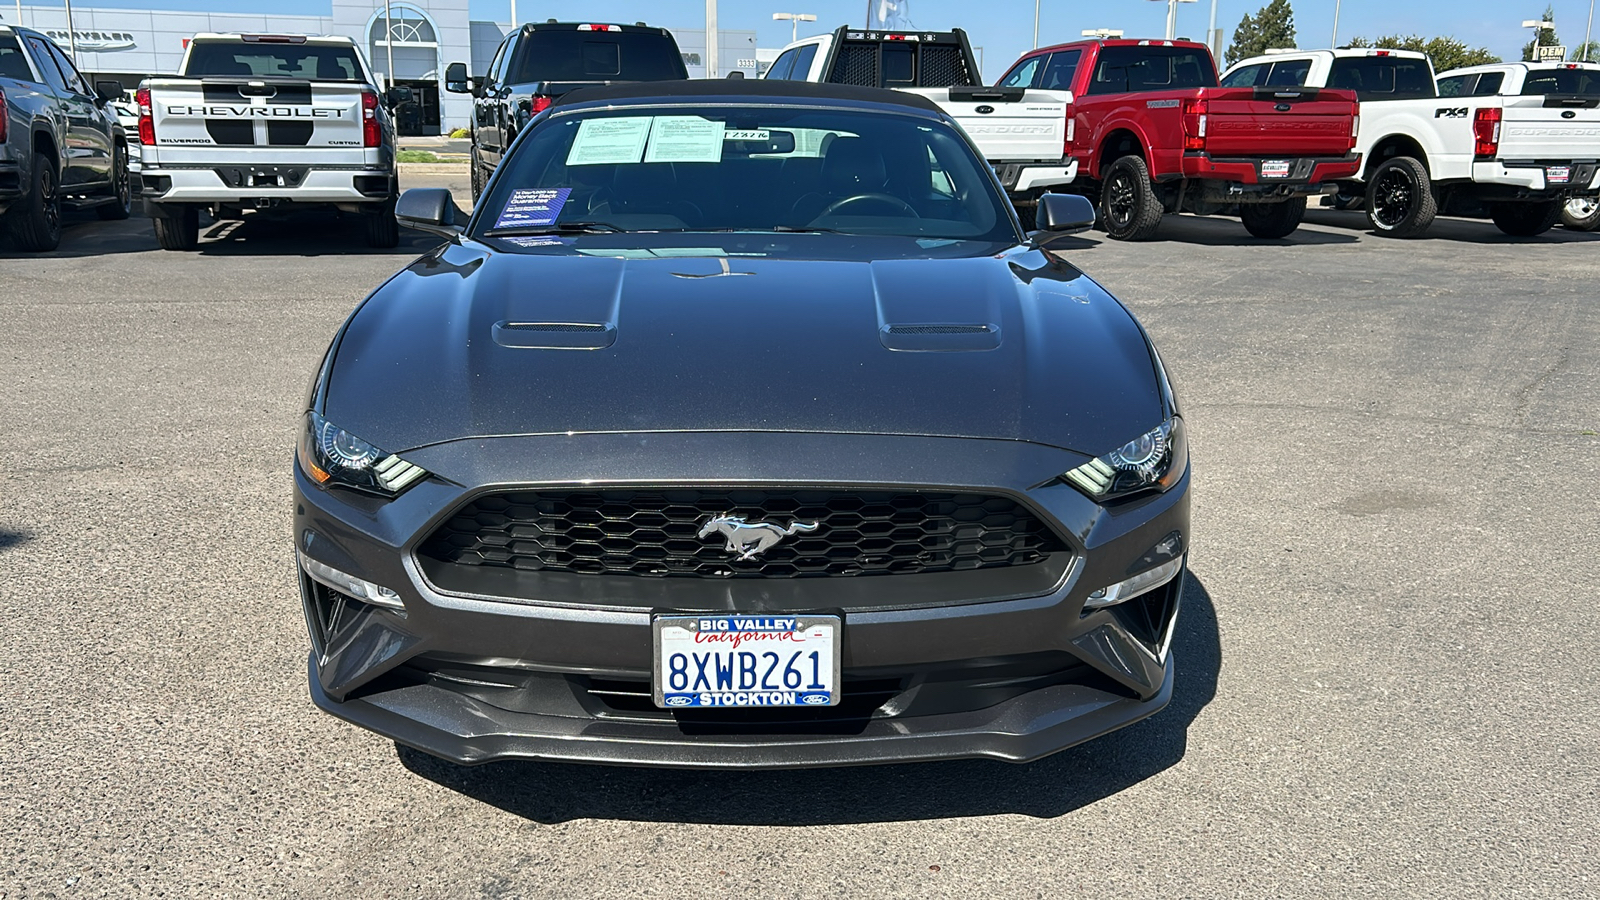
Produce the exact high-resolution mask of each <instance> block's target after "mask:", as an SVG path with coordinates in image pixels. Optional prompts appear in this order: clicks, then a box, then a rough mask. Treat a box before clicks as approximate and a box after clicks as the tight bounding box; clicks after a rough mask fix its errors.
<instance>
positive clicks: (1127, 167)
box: [1100, 156, 1166, 241]
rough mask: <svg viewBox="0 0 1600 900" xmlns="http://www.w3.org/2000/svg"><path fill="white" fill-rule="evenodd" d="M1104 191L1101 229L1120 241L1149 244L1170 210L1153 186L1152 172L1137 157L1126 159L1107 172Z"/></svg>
mask: <svg viewBox="0 0 1600 900" xmlns="http://www.w3.org/2000/svg"><path fill="white" fill-rule="evenodd" d="M1104 181H1105V184H1104V185H1103V186H1102V187H1101V189H1100V227H1101V228H1102V229H1104V230H1105V233H1106V234H1107V235H1109V236H1110V237H1111V238H1112V239H1114V240H1118V241H1148V240H1150V239H1151V238H1153V237H1155V234H1156V229H1157V228H1159V227H1161V217H1162V216H1163V215H1165V214H1166V211H1165V210H1163V209H1162V208H1161V200H1160V199H1158V198H1157V197H1156V188H1155V185H1153V184H1151V183H1150V169H1149V168H1147V167H1146V166H1145V164H1144V160H1143V159H1140V158H1139V157H1137V156H1124V157H1122V158H1120V159H1118V160H1116V161H1115V162H1113V163H1112V164H1111V165H1110V166H1109V167H1108V168H1107V169H1106V177H1105V178H1104Z"/></svg>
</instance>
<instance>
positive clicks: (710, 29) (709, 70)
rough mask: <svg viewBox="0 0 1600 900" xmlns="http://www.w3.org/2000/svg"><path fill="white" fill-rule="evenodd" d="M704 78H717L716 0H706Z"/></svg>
mask: <svg viewBox="0 0 1600 900" xmlns="http://www.w3.org/2000/svg"><path fill="white" fill-rule="evenodd" d="M706 77H707V78H716V77H717V0H706Z"/></svg>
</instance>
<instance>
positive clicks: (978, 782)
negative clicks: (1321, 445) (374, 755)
mask: <svg viewBox="0 0 1600 900" xmlns="http://www.w3.org/2000/svg"><path fill="white" fill-rule="evenodd" d="M1172 652H1173V654H1174V656H1175V658H1176V660H1177V665H1178V671H1177V682H1176V684H1175V686H1174V690H1173V695H1172V702H1171V703H1170V704H1169V705H1168V706H1167V708H1166V709H1164V710H1162V711H1161V712H1159V713H1157V714H1156V715H1154V716H1152V717H1150V718H1148V719H1145V720H1144V721H1142V722H1139V723H1136V724H1134V725H1131V726H1129V727H1128V728H1125V729H1123V730H1121V731H1117V732H1113V733H1111V734H1109V735H1106V736H1104V737H1100V738H1097V739H1095V740H1092V741H1089V742H1088V743H1085V744H1080V745H1078V746H1077V747H1074V748H1071V749H1069V750H1065V751H1062V752H1061V753H1057V754H1055V755H1054V756H1049V757H1046V758H1045V759H1042V760H1039V761H1038V762H1034V763H1028V764H1026V765H1020V766H1019V765H1011V764H1008V763H1002V762H991V761H987V760H966V761H956V762H939V763H921V764H916V765H895V766H872V767H860V768H843V769H806V770H792V771H752V772H739V771H716V772H702V771H694V770H676V769H633V768H622V767H608V766H584V765H571V764H563V763H541V762H520V761H519V762H502V763H489V764H486V765H482V766H475V767H468V766H457V765H454V764H452V763H448V762H445V761H443V760H440V759H437V758H435V757H432V756H429V755H427V754H425V753H420V752H418V751H415V750H412V749H410V748H407V747H400V746H398V745H397V747H396V750H397V752H398V754H399V758H400V762H401V764H403V765H404V766H405V767H406V768H407V769H409V770H411V771H412V772H414V773H416V774H418V775H421V776H422V777H424V778H427V779H428V780H430V781H433V782H436V783H438V784H440V785H442V786H444V787H447V788H449V789H451V790H454V791H459V792H460V793H462V794H465V795H467V796H468V797H472V798H474V799H476V800H480V801H482V802H484V803H487V804H489V805H491V806H495V807H498V808H500V809H503V810H505V811H506V812H509V813H514V814H515V815H518V816H522V817H523V818H526V819H531V820H533V821H536V822H541V823H546V824H551V823H556V822H565V821H569V820H572V819H618V820H624V821H644V822H691V823H701V824H725V825H821V824H847V823H861V822H899V821H915V820H921V819H943V818H953V817H966V816H988V815H997V814H1004V813H1012V814H1019V815H1027V816H1036V817H1040V818H1053V817H1055V816H1060V815H1064V814H1066V813H1069V812H1072V811H1073V810H1075V809H1078V808H1080V807H1083V806H1087V805H1089V804H1091V803H1094V802H1095V801H1097V800H1101V799H1103V798H1105V797H1108V796H1110V795H1112V794H1115V793H1118V792H1120V791H1122V790H1125V789H1127V788H1129V787H1131V786H1133V785H1135V784H1138V783H1139V782H1141V781H1143V780H1145V779H1147V778H1150V777H1151V776H1153V775H1156V774H1158V773H1160V772H1162V771H1164V770H1166V769H1168V768H1170V767H1172V766H1173V765H1176V764H1177V763H1178V761H1179V760H1181V759H1183V757H1184V754H1185V752H1186V751H1187V749H1188V731H1189V724H1190V723H1191V722H1193V721H1194V720H1195V717H1196V716H1198V715H1199V713H1200V710H1202V709H1204V708H1205V706H1206V704H1208V703H1210V702H1211V699H1212V698H1213V697H1214V696H1216V691H1217V676H1218V673H1219V671H1220V670H1221V668H1222V644H1221V638H1220V635H1219V632H1218V628H1217V615H1216V609H1215V607H1214V606H1213V604H1212V602H1211V596H1210V594H1208V593H1207V592H1206V589H1205V586H1204V585H1203V584H1201V582H1200V580H1199V579H1198V578H1196V577H1195V576H1194V575H1193V574H1192V573H1191V574H1190V575H1189V581H1188V584H1187V585H1186V586H1185V589H1184V593H1183V606H1182V612H1181V614H1180V615H1179V618H1178V633H1177V636H1176V637H1175V639H1174V644H1173V651H1172Z"/></svg>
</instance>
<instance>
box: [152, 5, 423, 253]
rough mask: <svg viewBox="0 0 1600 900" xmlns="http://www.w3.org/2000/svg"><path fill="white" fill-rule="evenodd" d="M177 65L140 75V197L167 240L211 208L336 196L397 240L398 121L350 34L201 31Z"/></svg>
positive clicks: (378, 232) (371, 235) (185, 239)
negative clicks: (165, 72)
mask: <svg viewBox="0 0 1600 900" xmlns="http://www.w3.org/2000/svg"><path fill="white" fill-rule="evenodd" d="M179 71H180V75H179V76H177V77H170V78H151V79H149V80H147V81H145V82H144V83H143V84H141V85H140V86H139V91H138V94H137V99H138V107H139V109H138V112H139V143H140V144H141V148H140V149H141V153H140V162H141V167H140V172H139V174H138V176H136V177H137V179H138V187H139V197H140V198H141V199H142V200H143V201H144V209H145V213H146V215H149V216H150V217H151V218H152V219H154V221H155V229H156V237H157V238H158V239H159V240H160V242H161V246H162V247H164V248H166V249H168V250H192V249H194V248H195V247H196V246H197V245H198V243H199V228H200V225H199V222H200V219H199V215H200V211H201V210H202V209H207V210H210V212H211V213H212V214H213V215H215V216H238V215H240V214H242V213H243V212H244V211H245V210H271V209H278V208H283V207H287V206H289V205H291V204H292V205H294V206H296V207H299V206H304V205H322V206H332V207H335V208H337V209H339V210H340V211H342V212H346V213H354V214H358V215H360V216H362V218H363V219H364V220H365V233H366V239H367V243H368V244H369V245H371V246H374V247H393V246H395V245H396V244H398V243H399V241H400V232H399V225H398V224H397V223H396V221H395V217H394V202H395V196H396V193H397V184H396V180H395V141H394V126H393V123H392V121H391V119H390V117H389V114H388V111H387V109H386V104H384V103H382V102H380V98H379V94H378V89H377V87H376V86H375V82H374V80H373V77H372V72H371V70H370V69H369V68H368V67H367V64H366V61H365V60H364V59H363V58H362V56H361V53H360V52H359V51H358V50H357V49H356V46H355V44H354V43H353V42H352V41H351V40H350V39H348V38H342V37H306V36H303V35H265V34H200V35H196V36H195V37H194V39H193V40H191V41H190V42H189V48H188V51H187V52H186V53H185V54H184V58H183V65H182V67H181V68H180V70H179Z"/></svg>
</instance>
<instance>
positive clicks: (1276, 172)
mask: <svg viewBox="0 0 1600 900" xmlns="http://www.w3.org/2000/svg"><path fill="white" fill-rule="evenodd" d="M1261 177H1262V178H1288V177H1289V161H1288V160H1282V159H1269V160H1267V161H1266V162H1264V163H1262V164H1261Z"/></svg>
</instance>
